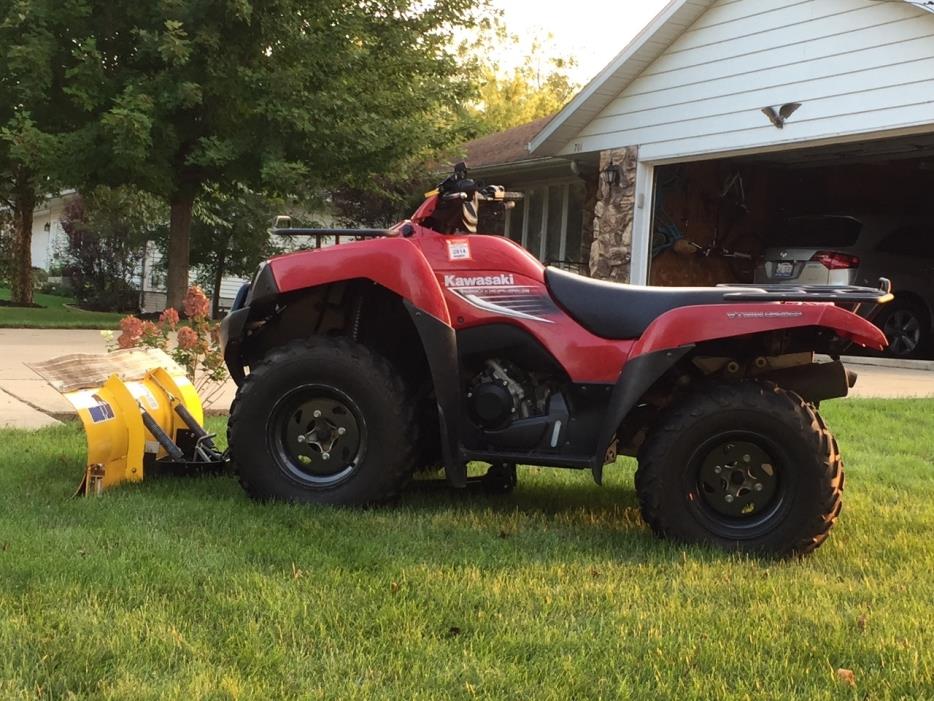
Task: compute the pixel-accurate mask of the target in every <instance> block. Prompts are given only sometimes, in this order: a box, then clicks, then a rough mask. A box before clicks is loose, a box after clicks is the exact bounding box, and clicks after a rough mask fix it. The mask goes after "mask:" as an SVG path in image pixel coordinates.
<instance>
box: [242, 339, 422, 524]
mask: <svg viewBox="0 0 934 701" xmlns="http://www.w3.org/2000/svg"><path fill="white" fill-rule="evenodd" d="M413 406H414V405H413V403H412V402H411V401H410V400H409V396H408V393H407V391H406V387H405V386H404V384H403V383H402V380H401V379H400V377H399V375H398V373H397V372H396V371H395V370H394V369H393V368H392V366H391V365H390V364H389V363H388V362H387V361H386V360H385V359H383V358H382V357H381V356H379V355H376V354H375V353H373V352H372V351H370V350H369V349H367V348H366V347H364V346H361V345H359V344H357V343H354V342H352V341H350V340H349V339H345V338H325V337H313V338H311V339H308V340H299V341H293V342H291V343H289V344H287V345H285V346H283V347H282V348H279V349H276V350H273V351H272V352H270V353H269V354H268V355H267V356H266V357H265V358H264V359H263V361H262V363H260V364H259V365H258V366H256V367H255V368H253V370H252V372H250V374H249V375H248V376H247V378H246V380H245V381H244V383H243V384H242V385H241V387H240V389H239V391H238V392H237V397H236V399H235V400H234V403H233V407H232V408H231V412H230V421H229V423H228V443H229V446H230V455H231V459H232V461H233V463H234V464H235V466H236V468H237V471H238V473H239V475H240V482H241V484H242V485H243V487H244V488H245V489H246V491H247V493H249V494H250V496H252V497H253V498H256V499H261V500H265V499H277V500H284V501H294V502H313V503H318V504H332V505H341V506H362V505H369V504H375V503H378V502H383V501H387V500H389V499H392V498H393V497H395V496H397V495H398V493H399V491H400V490H401V489H402V487H403V486H404V485H405V483H406V482H407V481H408V478H409V477H410V475H411V472H412V467H413V466H414V464H415V454H414V451H415V446H416V445H417V438H418V436H417V428H418V427H417V424H416V422H415V420H414V411H413Z"/></svg>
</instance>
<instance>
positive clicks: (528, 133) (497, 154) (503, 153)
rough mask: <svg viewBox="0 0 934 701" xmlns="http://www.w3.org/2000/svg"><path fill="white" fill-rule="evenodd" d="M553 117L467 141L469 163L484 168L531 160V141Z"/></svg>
mask: <svg viewBox="0 0 934 701" xmlns="http://www.w3.org/2000/svg"><path fill="white" fill-rule="evenodd" d="M552 117H554V115H553V114H552V115H548V116H547V117H542V118H541V119H536V120H535V121H534V122H529V123H527V124H520V125H519V126H517V127H513V128H512V129H507V130H506V131H501V132H498V133H496V134H490V135H489V136H483V137H481V138H479V139H474V140H473V141H469V142H467V143H466V144H465V145H464V148H463V150H464V153H465V157H466V161H467V165H468V166H469V167H470V168H483V167H485V166H494V165H501V164H503V163H513V162H517V161H527V160H530V159H531V156H530V155H529V142H530V141H531V140H532V138H533V137H534V136H535V135H536V134H538V132H540V131H541V130H542V129H544V127H545V125H546V124H548V122H550V121H551V119H552Z"/></svg>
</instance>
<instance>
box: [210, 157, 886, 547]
mask: <svg viewBox="0 0 934 701" xmlns="http://www.w3.org/2000/svg"><path fill="white" fill-rule="evenodd" d="M514 197H517V196H514V195H513V194H512V193H507V192H504V191H503V189H502V188H499V187H483V186H481V185H480V184H479V183H477V182H476V181H474V180H471V179H469V178H468V177H467V174H466V170H465V169H464V168H463V167H458V168H457V169H455V173H454V175H452V176H451V177H449V178H448V179H447V180H445V181H444V182H443V183H442V184H441V185H440V186H439V187H438V190H437V191H435V192H433V193H429V196H428V199H427V200H426V201H425V202H424V203H423V204H422V205H421V207H419V209H418V210H417V211H416V212H415V214H414V215H413V216H412V218H411V219H410V220H406V221H404V222H401V223H399V224H397V225H395V226H394V227H392V228H390V229H388V230H359V231H357V230H353V231H347V230H343V231H338V230H331V231H329V232H328V233H331V234H343V235H344V236H350V235H353V236H354V237H356V238H358V239H365V240H357V241H354V242H352V243H347V244H342V245H339V246H331V247H326V248H321V249H318V250H307V251H300V252H297V253H292V254H289V255H284V256H281V257H277V258H273V259H271V260H269V261H267V262H266V263H264V264H263V265H262V266H261V267H260V269H259V271H258V273H257V274H256V276H255V278H254V279H253V282H252V284H250V285H248V286H245V287H244V289H242V290H241V292H240V294H239V295H238V298H237V301H236V302H235V304H234V308H233V310H232V311H231V312H230V314H229V315H228V316H227V318H226V319H225V320H224V322H223V325H222V333H221V335H222V342H223V345H224V352H225V358H226V361H227V364H228V367H229V369H230V372H231V374H232V375H233V377H234V378H235V380H236V381H237V383H238V385H239V391H238V393H237V397H236V400H235V401H234V404H233V407H232V409H231V415H230V423H229V446H230V455H231V458H232V460H233V462H234V463H235V465H236V467H237V469H238V471H239V475H240V478H241V481H242V483H243V485H244V487H245V488H246V490H247V491H248V492H249V494H250V495H252V496H253V497H256V498H259V499H282V500H290V501H299V502H315V503H321V504H335V505H364V504H373V503H376V502H381V501H385V500H388V499H390V498H392V497H394V496H396V495H397V494H399V492H400V490H401V489H402V488H403V487H404V486H405V485H406V483H407V481H408V480H409V478H410V477H411V475H412V474H413V472H415V471H417V470H421V469H432V468H438V467H440V466H443V468H444V470H445V473H446V476H447V480H448V481H449V482H450V483H451V484H452V485H454V486H456V487H463V486H465V485H466V484H467V483H468V481H469V480H468V478H467V463H468V462H472V461H476V462H483V463H487V464H489V465H490V468H489V472H488V473H487V475H486V477H484V478H482V479H483V482H484V484H486V486H488V487H490V488H499V489H501V490H504V491H508V489H509V488H511V487H512V486H513V485H514V484H515V466H516V465H539V466H549V467H563V468H572V469H587V470H590V471H592V473H593V476H594V478H595V479H596V481H597V482H598V483H600V482H601V480H602V475H603V469H604V465H607V464H612V463H614V462H615V461H616V456H617V455H630V456H635V457H636V458H637V459H638V464H639V467H638V472H637V474H636V490H637V492H638V497H639V503H640V505H641V509H642V515H643V517H644V518H645V520H646V522H647V523H648V524H649V525H650V526H651V527H652V529H653V530H654V531H655V532H656V533H657V534H660V535H663V536H669V537H673V538H677V539H680V540H683V541H688V542H703V543H709V544H715V545H719V546H723V547H726V548H733V549H740V550H745V551H756V552H768V553H775V554H781V555H790V554H801V553H807V552H809V551H811V550H813V549H814V548H816V547H817V546H819V545H820V544H821V542H822V541H823V540H824V539H826V538H827V535H828V533H829V531H830V529H831V527H832V526H833V524H834V522H835V521H836V519H837V517H838V515H839V514H840V506H841V501H840V499H841V492H842V490H843V463H842V460H841V457H840V451H839V448H838V447H837V442H836V440H835V439H834V437H833V435H832V434H831V432H830V430H829V429H828V427H827V425H826V424H825V423H824V421H823V420H822V419H821V416H820V414H819V413H818V406H819V403H820V402H821V401H824V400H827V399H831V398H834V397H843V396H845V395H846V394H847V392H848V389H849V387H851V386H852V385H853V383H854V382H855V375H854V374H852V373H850V372H848V371H847V370H846V369H845V368H844V367H843V365H842V364H841V363H840V362H839V360H833V361H831V362H826V361H825V362H816V361H815V353H822V354H827V355H829V356H830V357H831V358H837V357H838V356H839V355H840V353H841V351H842V350H843V349H844V348H846V347H847V346H849V345H851V344H854V343H855V344H858V345H860V346H866V347H869V348H875V349H882V348H884V346H885V345H886V340H885V336H884V335H883V334H882V332H881V331H880V330H879V329H878V328H876V327H875V326H874V325H873V324H872V323H870V322H869V321H867V320H866V319H864V318H862V317H861V316H859V315H857V314H856V313H854V311H855V308H856V307H858V306H859V305H860V304H869V305H877V304H880V303H884V302H888V301H890V300H891V298H892V295H891V293H890V289H889V287H890V285H888V283H887V281H885V280H882V281H880V288H881V289H870V288H857V287H845V288H841V287H801V286H785V287H783V286H778V287H774V286H773V287H763V286H742V285H737V286H729V287H724V286H720V287H709V288H653V287H640V286H631V285H624V284H614V283H609V282H602V281H598V280H593V279H590V278H587V277H582V276H578V275H574V274H571V273H568V272H564V271H562V270H559V269H556V268H552V267H545V266H543V265H542V264H541V263H540V262H539V261H538V260H536V259H535V258H534V257H533V256H532V255H531V254H529V253H528V252H527V251H525V250H524V249H523V248H522V247H521V246H519V245H518V244H516V243H515V242H513V241H511V240H509V239H508V238H504V237H502V236H492V235H478V234H476V233H475V232H476V224H477V214H478V208H479V207H482V206H486V207H507V206H509V205H510V204H511V202H510V200H511V199H513V198H514ZM288 232H290V233H297V234H301V233H318V234H320V233H322V231H321V230H304V229H290V230H288ZM247 368H248V369H249V372H246V369H247Z"/></svg>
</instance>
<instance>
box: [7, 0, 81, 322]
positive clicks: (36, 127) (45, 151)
mask: <svg viewBox="0 0 934 701" xmlns="http://www.w3.org/2000/svg"><path fill="white" fill-rule="evenodd" d="M87 15H88V8H87V6H86V4H85V2H84V0H0V198H2V200H3V202H4V203H5V204H6V205H7V206H8V207H9V209H10V210H11V211H12V213H13V229H14V234H13V241H12V252H11V263H12V264H11V275H10V277H11V287H12V291H13V295H12V296H13V301H15V302H18V303H21V304H27V303H31V302H32V287H33V286H32V257H31V253H30V249H31V244H32V216H33V211H34V209H35V207H36V203H37V202H39V200H40V199H41V198H42V197H44V196H45V195H47V194H50V193H51V192H52V191H53V190H54V189H55V188H56V187H57V186H58V185H59V184H60V183H61V182H62V180H63V170H64V169H65V168H67V163H66V161H64V160H63V159H62V153H63V151H62V147H63V142H64V141H65V139H66V137H67V134H68V133H69V132H70V131H72V130H73V129H75V128H76V125H78V124H79V123H80V122H81V120H82V119H83V118H85V117H86V115H85V114H83V113H82V111H81V109H80V107H79V105H78V104H77V103H76V102H75V101H74V100H73V99H71V97H70V96H69V94H68V72H69V70H70V69H71V68H73V67H74V66H75V65H76V63H77V59H76V57H75V56H74V55H72V48H73V47H74V46H75V45H76V44H77V43H80V42H81V40H82V39H81V35H80V28H81V27H82V26H83V22H84V20H85V18H86V17H87Z"/></svg>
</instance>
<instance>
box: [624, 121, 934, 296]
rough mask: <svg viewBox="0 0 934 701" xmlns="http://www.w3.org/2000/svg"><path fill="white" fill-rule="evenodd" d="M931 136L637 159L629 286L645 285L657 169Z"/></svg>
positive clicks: (905, 132) (921, 130)
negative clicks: (837, 145)
mask: <svg viewBox="0 0 934 701" xmlns="http://www.w3.org/2000/svg"><path fill="white" fill-rule="evenodd" d="M932 133H934V124H927V125H924V126H920V127H911V128H905V129H894V130H893V129H889V130H886V131H881V132H869V133H859V134H840V135H838V136H835V137H832V138H826V139H819V140H815V141H808V142H803V143H802V142H792V143H788V142H785V143H782V144H780V145H773V146H769V147H765V148H753V149H741V150H737V151H711V152H698V153H693V154H683V155H678V156H675V157H672V158H665V159H660V160H641V159H640V160H639V162H638V164H637V166H636V197H635V210H634V211H633V216H632V262H631V266H630V282H631V283H632V284H633V285H648V284H649V274H650V271H651V263H652V226H653V220H654V213H655V169H656V168H657V167H660V166H666V165H677V164H681V163H696V162H698V161H711V160H720V159H724V158H736V157H739V156H754V155H758V154H764V153H778V152H784V151H803V150H807V149H811V148H818V147H821V146H834V145H836V144H840V145H843V144H848V143H853V142H858V141H881V140H884V139H894V138H897V137H900V136H913V135H917V134H932Z"/></svg>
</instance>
